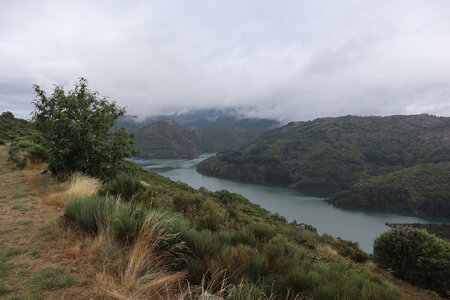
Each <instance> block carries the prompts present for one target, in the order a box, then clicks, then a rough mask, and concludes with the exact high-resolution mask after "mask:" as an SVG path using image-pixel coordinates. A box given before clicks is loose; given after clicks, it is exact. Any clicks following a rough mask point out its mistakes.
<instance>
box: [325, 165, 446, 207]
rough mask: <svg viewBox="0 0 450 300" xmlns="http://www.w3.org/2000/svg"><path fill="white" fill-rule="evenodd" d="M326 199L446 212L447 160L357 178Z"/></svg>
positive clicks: (358, 204) (369, 205)
mask: <svg viewBox="0 0 450 300" xmlns="http://www.w3.org/2000/svg"><path fill="white" fill-rule="evenodd" d="M328 201H329V202H332V203H335V204H344V205H353V206H367V207H372V208H382V209H392V210H408V211H411V212H414V213H422V214H428V215H435V216H450V162H442V163H437V164H421V165H417V166H413V167H410V168H404V169H401V170H399V171H396V172H392V173H388V174H385V175H382V176H374V177H371V178H369V179H366V180H361V181H360V182H358V183H356V184H355V185H354V186H353V187H352V189H351V190H349V191H343V192H341V193H339V194H337V195H335V196H334V197H333V198H332V199H329V200H328Z"/></svg>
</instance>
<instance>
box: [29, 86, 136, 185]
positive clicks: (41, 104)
mask: <svg viewBox="0 0 450 300" xmlns="http://www.w3.org/2000/svg"><path fill="white" fill-rule="evenodd" d="M34 90H35V92H36V94H37V99H36V100H35V101H34V105H35V111H34V115H33V119H34V121H35V123H36V126H37V128H38V129H39V130H40V131H41V132H42V133H43V135H44V138H45V142H46V146H47V148H48V152H49V168H50V170H51V171H52V172H54V173H57V174H59V175H61V174H66V173H71V172H75V171H80V172H86V173H88V174H90V175H92V176H97V177H100V178H111V177H112V176H113V175H114V174H115V173H116V172H117V169H118V168H119V166H120V162H121V161H122V160H123V158H125V157H129V156H131V155H132V154H133V153H132V146H133V141H132V137H133V134H131V133H129V132H128V131H127V130H126V129H125V128H121V129H119V130H112V128H113V126H114V124H115V122H116V120H117V119H118V118H119V117H121V116H123V115H124V113H125V109H124V108H120V107H118V106H117V105H116V103H115V102H111V101H108V99H107V98H105V97H103V98H100V97H99V95H98V92H95V91H91V90H89V89H88V87H87V80H86V79H85V78H80V80H79V82H78V83H75V88H74V90H70V91H68V92H67V93H66V92H65V91H64V88H63V87H62V86H56V87H55V89H54V91H53V93H52V95H51V96H50V97H48V96H46V94H45V92H44V91H43V90H42V89H41V88H40V87H39V86H38V85H34Z"/></svg>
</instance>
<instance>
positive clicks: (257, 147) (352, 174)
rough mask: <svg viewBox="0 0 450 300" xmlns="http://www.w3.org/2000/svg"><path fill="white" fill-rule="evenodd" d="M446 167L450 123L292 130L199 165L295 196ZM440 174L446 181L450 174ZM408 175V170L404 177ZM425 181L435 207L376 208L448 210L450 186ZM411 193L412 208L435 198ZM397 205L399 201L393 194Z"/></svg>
mask: <svg viewBox="0 0 450 300" xmlns="http://www.w3.org/2000/svg"><path fill="white" fill-rule="evenodd" d="M448 161H450V118H447V117H435V116H430V115H411V116H389V117H356V116H345V117H339V118H322V119H316V120H313V121H309V122H295V123H294V122H291V123H289V124H287V125H286V126H283V127H281V128H278V129H275V130H272V131H270V132H267V133H266V134H264V135H262V136H261V137H260V138H258V139H257V140H256V141H255V142H253V143H252V144H250V145H249V146H247V147H244V148H242V149H241V150H239V151H229V152H223V153H219V154H218V155H216V156H214V157H211V158H209V159H207V160H205V161H203V162H201V163H200V164H199V165H198V167H197V170H198V171H200V172H202V173H206V174H211V175H217V176H224V177H229V178H235V179H244V180H251V181H254V182H260V183H266V182H267V183H279V184H287V185H289V186H290V187H291V188H295V189H304V190H333V191H342V190H348V189H350V188H352V187H353V186H354V185H355V184H357V183H358V182H359V181H360V180H365V179H368V178H370V177H372V176H381V175H385V174H388V173H391V172H395V171H399V170H401V169H403V168H407V167H412V166H415V165H419V164H425V163H428V164H435V163H439V162H448ZM429 168H432V167H430V166H429ZM443 169H445V168H443ZM414 170H415V169H412V172H413V171H414ZM439 170H440V172H441V174H442V175H444V173H445V174H447V175H446V176H448V171H446V170H441V169H439ZM408 173H409V171H406V170H405V172H404V173H402V174H408ZM414 176H420V175H418V174H416V175H414ZM378 180H380V179H378ZM427 180H428V181H427V182H428V183H429V184H431V185H434V184H436V187H437V189H436V190H435V192H433V195H432V198H433V199H431V200H430V199H429V200H428V201H431V202H426V201H425V202H423V203H422V204H421V205H422V206H421V207H419V205H416V204H411V205H410V206H408V205H403V206H402V205H401V204H390V205H381V204H380V205H377V206H376V207H383V208H392V207H396V208H400V207H401V208H402V209H404V208H405V207H410V208H409V209H410V210H411V211H415V212H426V213H429V214H435V213H433V212H431V211H433V210H434V211H436V209H435V208H433V206H434V205H440V204H438V203H441V202H446V203H448V196H447V195H448V194H446V192H444V191H445V190H446V189H448V186H447V187H446V186H441V182H440V181H439V179H438V178H436V177H433V176H429V177H428V179H427ZM430 181H435V182H430ZM385 188H386V189H388V188H389V187H385ZM380 190H381V188H380ZM395 192H396V193H397V192H398V191H395ZM410 192H411V193H412V194H413V195H412V198H411V201H416V200H417V199H418V198H417V197H419V198H420V197H422V198H423V197H424V196H428V195H429V194H424V195H417V192H413V191H410ZM389 193H390V192H389ZM424 193H426V192H424ZM391 197H394V196H393V195H392V194H391ZM405 197H406V196H405ZM440 197H441V198H440ZM395 198H396V196H395ZM408 199H409V196H408ZM350 202H351V201H347V202H346V204H350ZM425 203H428V204H425ZM355 204H357V203H355ZM360 204H361V203H360ZM366 204H367V203H365V204H362V205H366ZM390 206H392V207H390Z"/></svg>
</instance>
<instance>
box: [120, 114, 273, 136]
mask: <svg viewBox="0 0 450 300" xmlns="http://www.w3.org/2000/svg"><path fill="white" fill-rule="evenodd" d="M169 120H172V121H175V122H177V123H178V124H179V125H181V126H183V127H191V126H195V127H196V128H229V129H243V130H249V129H254V130H265V129H267V128H275V127H277V126H279V123H278V122H277V121H275V120H271V119H260V118H246V117H244V116H242V115H240V114H239V113H237V112H236V110H234V109H200V110H194V111H190V112H186V113H180V114H171V115H157V116H151V117H147V118H145V119H143V120H141V121H139V119H138V117H137V116H131V115H125V116H124V117H122V118H120V119H119V120H117V123H116V126H118V127H125V128H127V129H128V130H130V131H134V130H137V129H140V128H143V127H146V126H148V125H150V124H153V123H156V122H160V121H169Z"/></svg>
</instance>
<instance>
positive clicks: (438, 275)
mask: <svg viewBox="0 0 450 300" xmlns="http://www.w3.org/2000/svg"><path fill="white" fill-rule="evenodd" d="M373 256H374V260H375V262H376V263H377V264H378V265H380V266H381V267H383V268H390V269H392V271H393V272H394V273H395V274H396V275H397V276H399V277H400V278H403V279H404V280H407V281H409V282H411V283H413V284H415V285H418V286H421V287H424V288H429V289H432V290H434V291H436V292H438V293H440V294H441V295H445V294H446V292H447V291H448V290H450V245H449V244H448V243H447V242H445V241H444V240H442V239H439V238H437V237H436V236H434V235H431V234H429V233H427V232H426V231H425V230H418V229H413V228H409V227H400V228H394V229H392V230H390V231H388V232H385V233H383V234H381V235H380V236H379V237H378V238H377V239H376V240H375V243H374V249H373Z"/></svg>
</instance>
